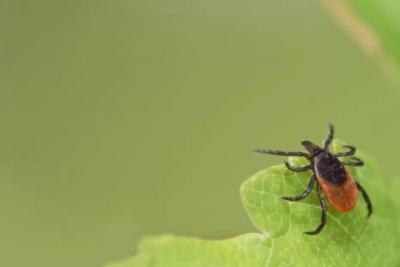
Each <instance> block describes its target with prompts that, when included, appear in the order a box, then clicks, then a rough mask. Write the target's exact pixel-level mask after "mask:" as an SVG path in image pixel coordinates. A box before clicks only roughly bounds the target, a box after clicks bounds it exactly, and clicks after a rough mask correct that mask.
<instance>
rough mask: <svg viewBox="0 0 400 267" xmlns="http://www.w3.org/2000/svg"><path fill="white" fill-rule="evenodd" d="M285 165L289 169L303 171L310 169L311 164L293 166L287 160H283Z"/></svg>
mask: <svg viewBox="0 0 400 267" xmlns="http://www.w3.org/2000/svg"><path fill="white" fill-rule="evenodd" d="M285 165H286V167H287V168H288V169H289V170H291V171H294V172H305V171H308V170H311V169H312V167H311V165H306V166H303V167H295V166H292V165H290V163H289V162H287V161H285Z"/></svg>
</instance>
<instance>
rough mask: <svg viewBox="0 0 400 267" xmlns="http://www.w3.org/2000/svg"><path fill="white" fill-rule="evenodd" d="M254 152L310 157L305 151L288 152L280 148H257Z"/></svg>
mask: <svg viewBox="0 0 400 267" xmlns="http://www.w3.org/2000/svg"><path fill="white" fill-rule="evenodd" d="M254 152H257V153H264V154H270V155H276V156H289V157H290V156H292V157H305V158H310V155H308V154H307V153H304V152H288V151H280V150H269V149H255V150H254Z"/></svg>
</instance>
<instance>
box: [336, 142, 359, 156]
mask: <svg viewBox="0 0 400 267" xmlns="http://www.w3.org/2000/svg"><path fill="white" fill-rule="evenodd" d="M343 147H345V148H348V149H349V151H346V152H339V153H336V154H335V156H336V157H349V156H353V155H354V154H355V153H356V148H355V147H354V146H347V145H346V146H343Z"/></svg>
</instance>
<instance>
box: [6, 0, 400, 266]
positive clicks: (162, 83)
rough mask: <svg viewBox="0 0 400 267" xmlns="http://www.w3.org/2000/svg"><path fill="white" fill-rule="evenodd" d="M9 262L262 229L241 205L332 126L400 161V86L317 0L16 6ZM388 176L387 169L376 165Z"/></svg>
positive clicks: (11, 24) (9, 77)
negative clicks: (250, 186)
mask: <svg viewBox="0 0 400 267" xmlns="http://www.w3.org/2000/svg"><path fill="white" fill-rule="evenodd" d="M0 36H1V38H0V123H1V128H0V148H1V149H0V181H1V187H0V211H1V215H2V216H1V220H0V240H1V241H0V266H7V267H21V266H31V267H36V266H40V267H50V266H51V267H53V266H57V267H67V266H68V267H71V266H74V267H80V266H82V267H84V266H85V267H92V266H93V267H94V266H100V265H102V264H103V263H105V262H109V261H113V260H117V259H121V258H125V257H127V256H129V255H132V254H133V253H134V252H135V250H136V245H137V242H138V241H139V240H140V238H142V237H143V236H145V235H149V234H158V233H164V232H170V233H176V234H184V235H194V236H200V237H204V238H224V237H231V236H234V235H237V234H239V233H244V232H251V231H254V230H255V229H254V227H253V226H252V224H251V223H250V221H249V219H248V218H247V216H246V214H245V212H244V209H243V208H242V206H241V202H240V199H239V192H238V191H239V186H240V184H241V182H242V181H244V180H245V178H247V177H248V176H250V175H251V174H253V173H255V172H257V171H258V170H260V169H262V168H265V167H267V166H269V165H271V164H275V163H280V162H282V160H283V159H282V158H273V157H269V156H263V155H258V154H254V153H252V152H251V150H252V149H253V148H281V149H290V150H298V149H301V147H300V144H299V142H300V141H301V140H302V139H304V138H309V139H311V140H315V141H316V142H320V141H322V139H323V137H324V136H325V133H326V123H327V122H328V121H332V122H334V124H335V125H336V127H337V133H338V136H339V137H340V138H341V139H344V140H346V141H348V142H349V143H351V144H354V145H356V146H358V147H361V148H363V149H364V150H367V151H368V152H369V153H370V154H371V155H373V156H374V157H375V158H377V159H378V161H380V162H381V163H382V165H383V166H384V167H385V169H386V170H387V171H388V172H389V173H395V172H396V171H398V170H399V167H398V163H397V161H398V159H397V157H396V154H397V152H396V150H398V149H399V148H400V143H399V142H398V141H397V137H398V135H399V133H400V125H399V123H398V118H399V116H400V107H399V105H398V99H399V93H400V91H399V88H397V87H396V86H394V85H392V84H391V83H390V82H388V81H387V80H386V79H385V77H384V75H383V74H382V72H381V71H380V70H379V68H378V67H377V66H375V64H374V63H373V62H372V60H369V59H368V58H367V57H366V56H365V55H364V54H363V53H362V52H361V51H360V50H359V48H358V47H357V46H356V45H355V44H354V43H353V42H352V41H351V40H350V38H349V37H348V36H347V35H346V34H345V33H344V32H343V31H342V30H341V29H340V28H339V27H338V26H337V25H336V23H335V22H334V21H333V19H332V18H331V17H330V16H329V15H328V14H327V12H325V10H324V9H323V8H322V7H321V6H320V3H319V2H318V1H310V0H297V1H287V0H284V1H256V0H252V1H236V0H234V1H227V0H217V1H215V0H213V1H211V0H203V1H194V0H188V1H183V0H180V1H177V0H171V1H162V0H158V1H157V0H149V1H134V0H113V1H106V0H96V1H81V0H80V1H76V0H69V1H50V0H38V1H21V0H0ZM371 179H373V177H371Z"/></svg>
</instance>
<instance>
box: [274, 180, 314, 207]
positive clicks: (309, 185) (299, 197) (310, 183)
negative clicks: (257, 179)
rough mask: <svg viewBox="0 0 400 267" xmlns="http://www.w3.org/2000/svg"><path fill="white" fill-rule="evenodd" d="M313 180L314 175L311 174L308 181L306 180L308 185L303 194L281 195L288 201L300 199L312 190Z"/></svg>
mask: <svg viewBox="0 0 400 267" xmlns="http://www.w3.org/2000/svg"><path fill="white" fill-rule="evenodd" d="M314 181H315V175H314V174H313V175H312V176H311V178H310V181H309V182H308V186H307V189H306V190H305V191H304V193H303V194H301V195H298V196H294V197H282V198H283V199H284V200H288V201H298V200H301V199H305V198H306V197H307V196H308V195H309V194H310V193H311V191H312V190H313V187H314Z"/></svg>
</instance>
